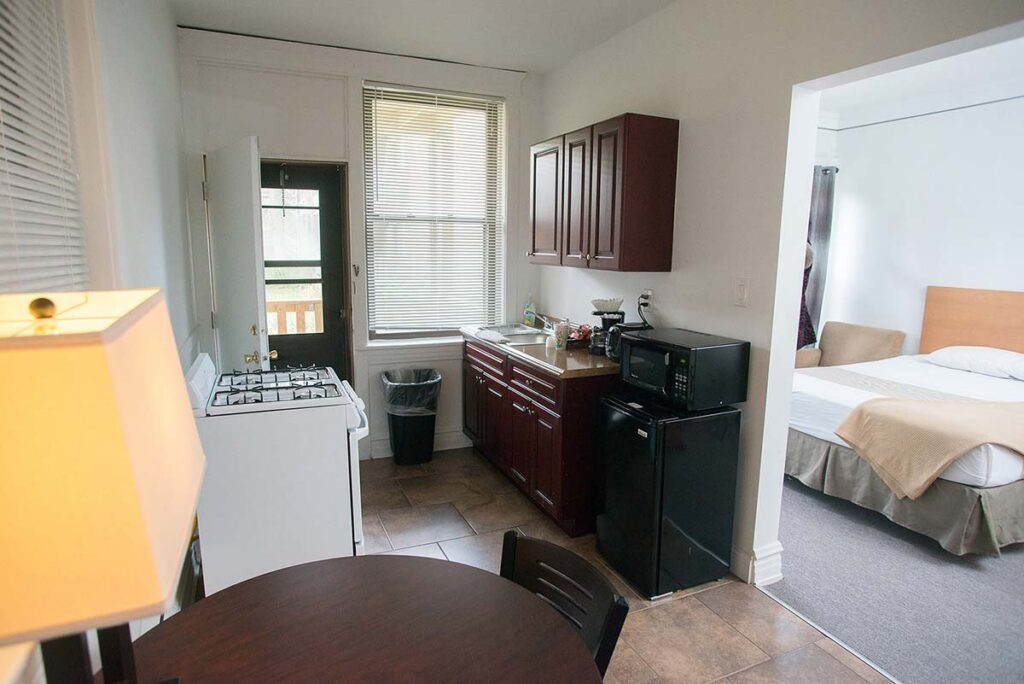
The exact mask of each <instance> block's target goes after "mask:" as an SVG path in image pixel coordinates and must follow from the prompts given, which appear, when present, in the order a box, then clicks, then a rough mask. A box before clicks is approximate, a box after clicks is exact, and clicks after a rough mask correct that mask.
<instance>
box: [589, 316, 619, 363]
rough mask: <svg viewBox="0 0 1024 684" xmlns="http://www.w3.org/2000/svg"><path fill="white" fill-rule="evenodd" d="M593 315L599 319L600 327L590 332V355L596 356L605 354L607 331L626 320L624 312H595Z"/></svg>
mask: <svg viewBox="0 0 1024 684" xmlns="http://www.w3.org/2000/svg"><path fill="white" fill-rule="evenodd" d="M594 315H595V316H599V317H600V318H601V327H600V328H594V329H593V330H592V331H591V332H590V353H591V354H593V355H595V356H597V355H599V354H606V353H607V350H606V341H607V339H608V331H610V330H611V329H612V328H614V327H615V326H616V325H618V324H619V323H622V321H623V320H624V319H625V318H626V313H625V312H624V311H595V312H594Z"/></svg>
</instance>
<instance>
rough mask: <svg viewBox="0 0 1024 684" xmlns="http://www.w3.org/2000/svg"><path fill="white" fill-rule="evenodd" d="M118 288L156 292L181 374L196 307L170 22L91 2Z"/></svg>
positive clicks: (158, 0)
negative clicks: (162, 302) (168, 322)
mask: <svg viewBox="0 0 1024 684" xmlns="http://www.w3.org/2000/svg"><path fill="white" fill-rule="evenodd" d="M95 21H96V34H97V40H98V48H99V49H98V54H99V71H100V74H99V76H100V79H99V80H100V83H101V85H102V93H103V102H102V103H101V104H102V107H103V112H104V115H105V119H106V130H105V134H106V144H107V160H106V161H107V165H108V169H109V174H110V177H109V183H110V185H109V192H110V207H111V210H112V221H111V225H112V231H113V241H112V242H113V255H114V264H115V271H116V279H115V282H116V286H117V287H152V286H155V287H159V288H161V289H162V290H163V291H164V293H165V296H166V298H167V305H168V309H169V311H170V315H171V324H172V325H173V327H174V336H175V338H176V340H177V342H178V347H179V353H180V355H181V360H182V364H183V366H187V364H188V363H190V362H191V360H192V358H193V357H194V355H195V350H196V347H197V337H196V308H195V303H194V298H193V288H192V266H191V255H190V245H189V230H188V216H187V212H186V197H185V176H184V169H185V166H184V161H185V160H184V145H183V139H182V128H181V91H180V88H179V83H178V61H177V39H176V28H175V22H174V18H173V16H172V15H171V12H170V9H169V7H168V5H167V3H166V2H165V1H164V0H97V1H96V2H95Z"/></svg>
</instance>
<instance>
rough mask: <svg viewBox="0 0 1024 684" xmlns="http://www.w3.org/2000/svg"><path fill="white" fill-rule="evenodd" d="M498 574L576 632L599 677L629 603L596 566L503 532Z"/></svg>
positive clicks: (553, 547) (538, 541)
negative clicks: (552, 610)
mask: <svg viewBox="0 0 1024 684" xmlns="http://www.w3.org/2000/svg"><path fill="white" fill-rule="evenodd" d="M501 576H502V577H504V578H505V579H509V580H512V581H513V582H515V583H516V584H518V585H520V586H521V587H524V588H525V589H527V590H529V591H532V592H533V593H535V594H536V595H537V596H539V597H540V598H541V600H543V601H545V602H546V603H548V604H549V605H550V606H551V607H552V608H554V609H555V610H557V611H558V612H559V613H561V614H562V616H563V617H565V619H566V620H568V621H569V623H570V624H572V625H573V626H574V627H575V628H576V629H577V630H579V633H580V636H581V637H582V638H583V643H584V644H586V646H587V648H588V649H589V650H590V652H591V654H592V655H593V656H594V662H595V663H596V664H597V668H598V669H599V670H600V671H601V675H602V676H604V673H605V670H607V669H608V662H609V661H610V660H611V659H612V652H613V651H614V650H615V644H616V642H618V640H619V632H621V631H622V624H623V623H624V622H625V621H626V614H627V613H628V612H629V603H627V602H626V599H624V598H623V597H621V596H619V595H618V594H616V593H615V589H614V588H613V587H612V585H611V583H609V581H608V580H607V579H606V578H605V576H604V575H602V574H601V571H600V570H598V569H597V568H595V567H594V566H593V565H591V564H590V563H588V562H587V561H585V560H583V559H582V558H580V557H579V556H577V555H576V554H575V553H573V552H572V551H569V550H568V549H563V548H562V547H561V546H557V545H555V544H552V543H550V542H546V541H544V540H542V539H534V538H532V537H524V536H522V535H520V534H519V533H517V532H516V531H515V530H509V531H508V532H506V533H505V540H504V546H503V547H502V551H501Z"/></svg>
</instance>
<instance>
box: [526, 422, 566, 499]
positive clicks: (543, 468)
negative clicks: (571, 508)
mask: <svg viewBox="0 0 1024 684" xmlns="http://www.w3.org/2000/svg"><path fill="white" fill-rule="evenodd" d="M530 410H531V411H532V412H533V425H534V443H535V447H534V450H533V467H532V468H531V474H532V475H533V480H532V484H531V492H530V494H531V497H532V498H533V500H534V501H536V502H537V504H538V505H539V506H540V507H541V508H544V509H545V510H547V511H548V512H549V513H551V514H552V515H554V516H556V517H559V515H560V513H561V503H562V446H561V445H562V419H561V418H560V417H559V416H557V415H555V414H554V413H551V412H550V411H547V410H545V409H543V408H541V407H539V406H537V405H536V404H534V405H533V406H532V407H531V409H530Z"/></svg>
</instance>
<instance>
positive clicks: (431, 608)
mask: <svg viewBox="0 0 1024 684" xmlns="http://www.w3.org/2000/svg"><path fill="white" fill-rule="evenodd" d="M134 650H135V662H136V667H137V670H138V675H139V681H140V682H144V683H145V682H160V681H165V680H168V679H172V678H174V677H177V678H179V679H180V681H181V683H182V684H192V683H193V682H516V683H517V684H527V683H529V682H600V681H601V677H600V675H599V673H598V670H597V667H596V666H595V665H594V661H593V658H592V657H591V655H590V653H589V652H588V651H587V649H586V647H585V646H584V644H583V641H582V640H581V639H580V636H579V634H578V633H577V632H576V630H575V629H574V628H573V627H572V626H571V625H570V624H569V623H568V622H567V621H566V620H565V618H563V617H562V616H561V615H559V614H558V613H557V612H555V610H553V609H552V608H551V607H550V606H548V605H547V604H545V603H544V602H543V601H542V600H541V599H539V598H538V597H537V596H535V595H534V594H532V593H530V592H528V591H526V590H525V589H523V588H522V587H520V586H518V585H517V584H515V583H513V582H510V581H508V580H506V579H503V578H502V577H499V576H498V575H494V574H492V573H489V572H485V571H483V570H478V569H476V568H473V567H470V566H467V565H462V564H459V563H453V562H449V561H442V560H435V559H430V558H417V557H411V556H363V557H359V558H337V559H332V560H325V561H319V562H315V563H306V564H304V565H297V566H294V567H291V568H285V569H284V570H278V571H276V572H271V573H268V574H266V575H261V576H260V577H256V578H253V579H251V580H248V581H246V582H242V583H240V584H236V585H234V586H231V587H228V588H226V589H223V590H221V591H219V592H217V593H215V594H212V595H211V596H208V597H207V598H205V599H203V600H201V601H199V602H198V603H196V604H194V605H192V606H190V607H188V608H187V609H185V610H183V611H181V612H180V613H178V614H176V615H174V616H173V617H171V618H169V619H167V620H165V621H164V622H163V623H161V624H160V625H158V626H157V627H155V628H153V629H151V630H150V631H149V632H146V633H145V634H144V635H142V636H141V637H140V638H139V639H138V640H136V641H135V649H134Z"/></svg>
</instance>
